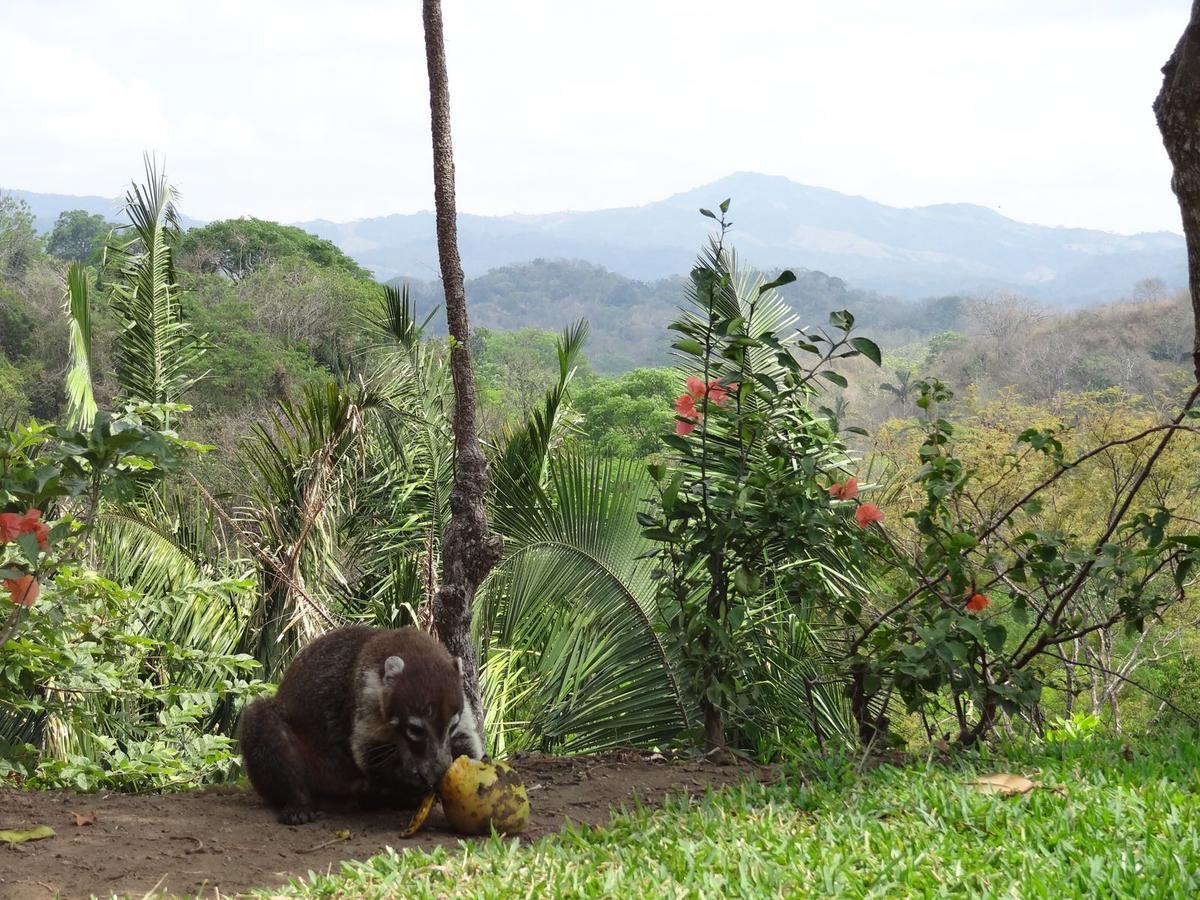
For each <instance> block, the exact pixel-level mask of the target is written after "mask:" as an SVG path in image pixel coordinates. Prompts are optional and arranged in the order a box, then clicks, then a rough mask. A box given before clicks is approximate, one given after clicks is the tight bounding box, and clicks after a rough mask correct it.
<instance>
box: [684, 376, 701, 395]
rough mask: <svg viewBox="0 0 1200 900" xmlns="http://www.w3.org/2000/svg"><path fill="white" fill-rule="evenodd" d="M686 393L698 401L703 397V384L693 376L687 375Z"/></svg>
mask: <svg viewBox="0 0 1200 900" xmlns="http://www.w3.org/2000/svg"><path fill="white" fill-rule="evenodd" d="M687 392H688V393H689V394H691V395H692V397H693V398H695V399H696V400H699V399H700V398H701V397H703V396H704V382H703V381H702V380H701V379H699V378H697V377H696V376H695V375H689V376H688V380H687Z"/></svg>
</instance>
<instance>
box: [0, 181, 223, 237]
mask: <svg viewBox="0 0 1200 900" xmlns="http://www.w3.org/2000/svg"><path fill="white" fill-rule="evenodd" d="M0 194H11V195H12V196H14V197H16V198H17V199H18V200H24V201H25V202H26V203H28V204H29V208H30V209H31V210H32V211H33V226H34V227H35V228H36V229H37V230H38V231H40V232H42V233H43V234H44V233H46V232H49V231H51V230H52V229H53V228H54V222H55V220H56V219H58V214H59V213H61V212H66V211H67V210H69V209H82V210H83V211H84V212H86V213H90V214H99V215H102V216H104V218H106V219H108V220H109V221H110V222H119V221H122V219H121V208H122V207H123V206H124V203H125V201H124V200H122V199H119V198H116V197H91V196H85V195H80V194H39V193H37V192H36V191H19V190H16V189H9V188H5V187H0ZM180 224H182V225H183V227H184V228H195V227H196V226H197V225H203V224H204V223H203V222H201V221H200V220H199V219H189V218H188V217H187V216H182V217H181V219H180Z"/></svg>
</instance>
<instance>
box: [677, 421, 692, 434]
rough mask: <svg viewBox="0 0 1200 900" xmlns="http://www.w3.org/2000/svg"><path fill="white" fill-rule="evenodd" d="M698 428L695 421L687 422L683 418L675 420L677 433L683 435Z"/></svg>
mask: <svg viewBox="0 0 1200 900" xmlns="http://www.w3.org/2000/svg"><path fill="white" fill-rule="evenodd" d="M695 430H696V423H695V422H685V421H684V420H683V419H676V420H675V433H676V434H678V435H681V436H686V435H689V434H691V433H692V432H693V431H695Z"/></svg>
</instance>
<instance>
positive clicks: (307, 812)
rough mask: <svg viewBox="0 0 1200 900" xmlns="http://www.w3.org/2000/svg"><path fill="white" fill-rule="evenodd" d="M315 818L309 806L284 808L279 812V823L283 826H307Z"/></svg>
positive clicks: (315, 813)
mask: <svg viewBox="0 0 1200 900" xmlns="http://www.w3.org/2000/svg"><path fill="white" fill-rule="evenodd" d="M316 817H317V811H316V810H315V809H313V808H312V807H311V806H285V807H284V808H283V809H281V810H280V811H279V821H280V822H282V823H283V824H284V825H307V824H308V823H309V822H311V821H312V820H313V819H315V818H316Z"/></svg>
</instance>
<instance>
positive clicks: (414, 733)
mask: <svg viewBox="0 0 1200 900" xmlns="http://www.w3.org/2000/svg"><path fill="white" fill-rule="evenodd" d="M406 730H407V733H408V739H409V740H410V741H423V740H425V723H424V722H422V721H420V720H419V719H410V720H409V722H408V728H407V729H406Z"/></svg>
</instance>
